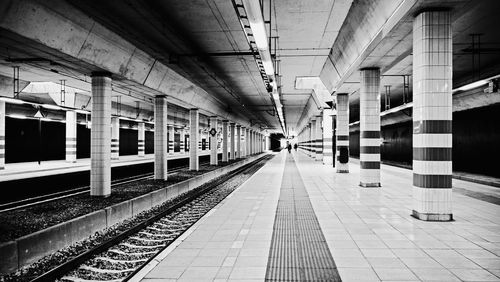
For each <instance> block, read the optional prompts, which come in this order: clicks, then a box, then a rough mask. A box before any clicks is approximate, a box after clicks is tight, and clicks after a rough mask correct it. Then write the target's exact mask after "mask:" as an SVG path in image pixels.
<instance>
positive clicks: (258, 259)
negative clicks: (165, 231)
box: [132, 152, 500, 281]
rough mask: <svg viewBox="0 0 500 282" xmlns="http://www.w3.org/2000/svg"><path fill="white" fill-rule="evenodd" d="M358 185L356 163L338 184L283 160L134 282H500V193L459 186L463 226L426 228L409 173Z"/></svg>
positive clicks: (457, 207)
mask: <svg viewBox="0 0 500 282" xmlns="http://www.w3.org/2000/svg"><path fill="white" fill-rule="evenodd" d="M358 185H359V165H358V164H356V163H355V162H351V163H350V173H348V174H338V173H335V171H334V168H332V167H327V166H323V165H322V164H321V163H320V162H317V161H314V160H312V159H310V158H309V157H307V156H305V155H304V154H303V153H300V152H299V153H297V152H293V153H292V154H288V153H287V152H281V153H279V154H277V156H276V157H275V158H273V159H272V160H271V161H269V162H268V163H267V164H266V165H265V166H264V167H262V168H261V169H260V170H259V171H258V172H257V173H255V174H254V175H253V176H252V177H251V178H250V179H248V180H247V181H246V182H245V183H244V184H243V185H242V186H240V187H239V188H238V189H237V190H236V191H235V192H233V193H232V194H231V195H230V196H229V197H228V198H226V199H225V200H224V201H223V202H221V203H220V204H219V205H218V206H217V207H216V208H215V209H214V210H212V211H211V212H209V213H208V214H206V215H205V216H204V217H203V218H202V219H201V220H200V221H198V222H197V223H196V224H195V225H193V226H192V227H191V228H190V229H189V230H188V231H186V232H185V233H184V234H183V235H182V236H181V237H180V238H179V239H178V240H176V241H175V242H173V243H172V244H171V245H170V246H169V247H168V248H167V249H165V250H164V251H163V252H162V253H161V254H160V255H159V256H158V257H157V258H155V259H154V260H153V261H152V262H151V263H150V264H149V265H148V266H146V267H145V268H144V269H143V270H142V271H141V272H139V273H138V275H137V276H135V277H134V279H132V281H243V280H244V281H263V280H267V281H278V280H281V281H283V280H286V281H305V280H309V281H311V280H323V281H340V279H342V281H498V280H499V279H500V257H499V256H500V235H499V234H500V222H499V220H498V216H499V215H500V206H499V205H498V204H495V203H493V201H491V197H492V198H496V196H495V195H489V198H481V197H478V196H477V195H486V192H485V191H487V190H488V189H490V190H492V191H493V189H498V188H494V187H487V186H485V185H481V184H476V183H469V182H464V181H460V180H454V182H453V185H454V188H455V191H454V193H453V205H454V209H453V210H454V219H455V220H454V221H452V222H426V221H420V220H417V219H415V218H413V217H411V216H410V215H411V202H412V195H411V191H412V190H411V187H412V172H411V170H406V169H402V168H397V167H390V166H386V165H382V187H381V188H380V189H377V188H361V187H360V186H358ZM464 191H465V192H464ZM486 199H490V200H489V201H488V200H486Z"/></svg>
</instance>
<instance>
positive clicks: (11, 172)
mask: <svg viewBox="0 0 500 282" xmlns="http://www.w3.org/2000/svg"><path fill="white" fill-rule="evenodd" d="M208 155H210V151H200V152H199V156H208ZM184 158H189V153H174V154H171V155H168V157H167V159H168V160H176V159H184ZM152 162H154V154H146V155H145V156H144V157H139V156H137V155H129V156H120V159H119V160H111V167H121V166H130V165H138V164H145V163H152ZM89 170H90V158H85V159H78V160H77V161H76V162H74V163H70V162H66V161H65V160H52V161H42V162H41V163H40V164H38V162H23V163H7V164H5V169H3V170H0V182H3V181H11V180H20V179H28V178H34V177H43V176H49V175H58V174H66V173H73V172H80V171H89Z"/></svg>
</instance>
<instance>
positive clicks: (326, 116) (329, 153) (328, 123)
mask: <svg viewBox="0 0 500 282" xmlns="http://www.w3.org/2000/svg"><path fill="white" fill-rule="evenodd" d="M332 115H333V110H331V109H324V110H323V159H322V160H323V164H324V165H333V150H334V148H333V119H332Z"/></svg>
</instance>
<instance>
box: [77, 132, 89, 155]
mask: <svg viewBox="0 0 500 282" xmlns="http://www.w3.org/2000/svg"><path fill="white" fill-rule="evenodd" d="M76 158H77V159H86V158H90V128H87V126H86V125H83V124H77V125H76Z"/></svg>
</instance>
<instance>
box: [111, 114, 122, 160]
mask: <svg viewBox="0 0 500 282" xmlns="http://www.w3.org/2000/svg"><path fill="white" fill-rule="evenodd" d="M119 158H120V119H119V118H118V117H112V118H111V159H112V160H118V159H119Z"/></svg>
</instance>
